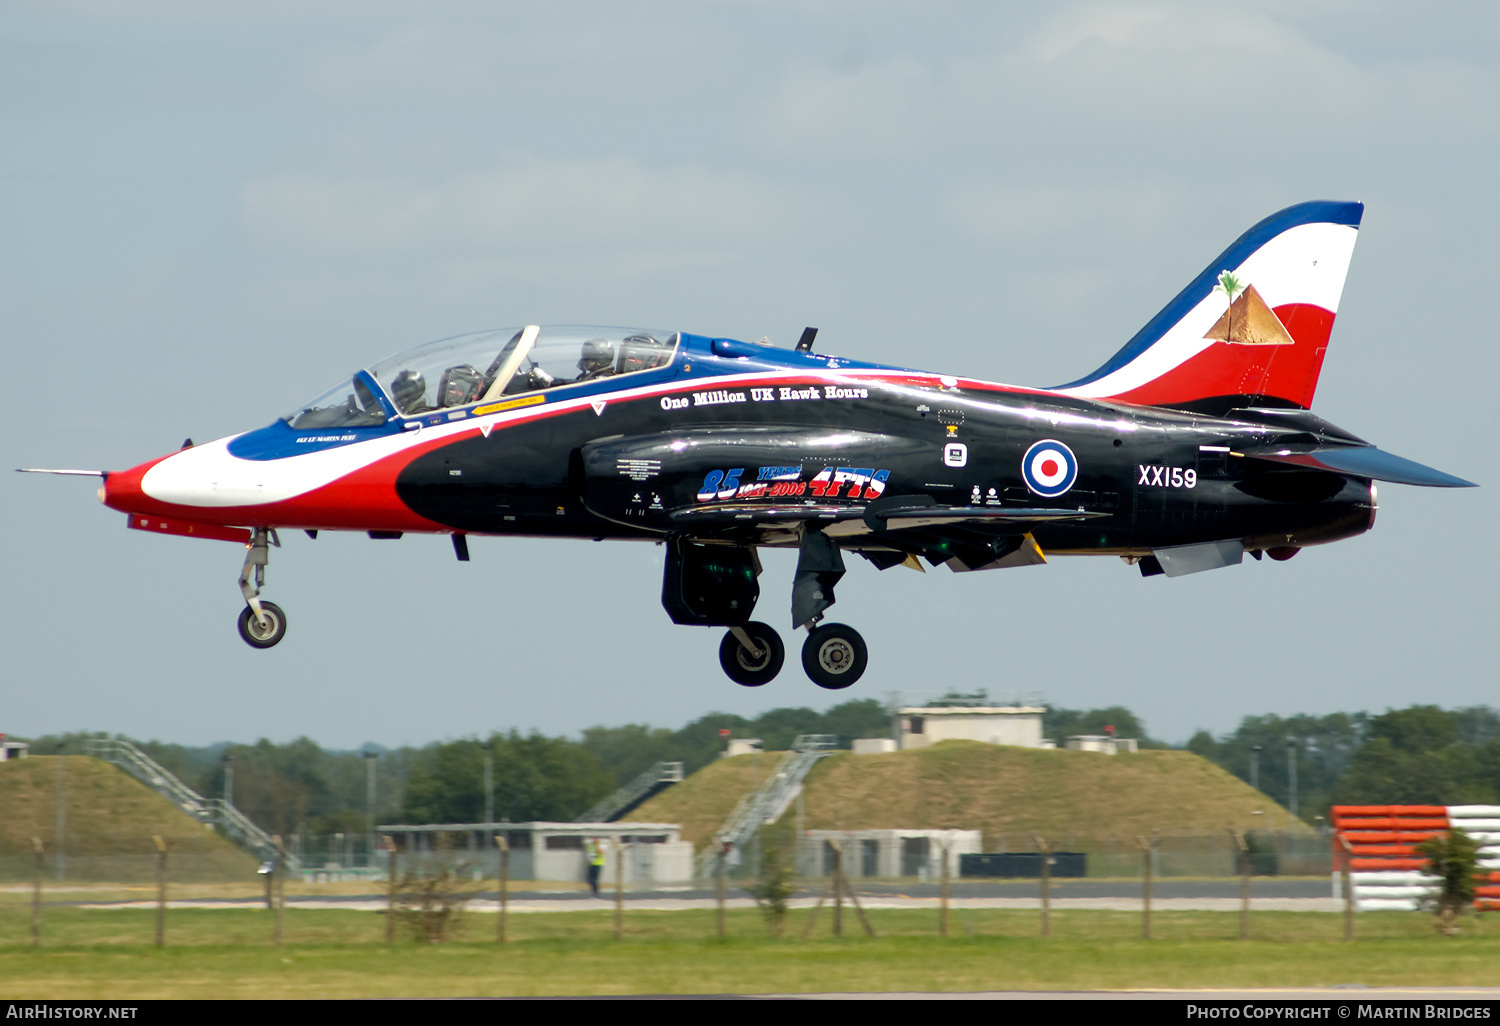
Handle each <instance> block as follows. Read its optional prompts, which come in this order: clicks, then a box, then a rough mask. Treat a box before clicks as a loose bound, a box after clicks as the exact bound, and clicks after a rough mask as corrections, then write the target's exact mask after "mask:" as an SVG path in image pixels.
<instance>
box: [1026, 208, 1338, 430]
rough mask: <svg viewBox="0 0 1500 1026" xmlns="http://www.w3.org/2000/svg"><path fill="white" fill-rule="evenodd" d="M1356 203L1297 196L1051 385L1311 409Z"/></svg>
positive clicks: (1092, 394)
mask: <svg viewBox="0 0 1500 1026" xmlns="http://www.w3.org/2000/svg"><path fill="white" fill-rule="evenodd" d="M1364 210H1365V208H1364V204H1362V203H1336V202H1316V203H1301V204H1298V205H1297V206H1295V207H1288V208H1287V209H1285V210H1283V211H1281V212H1280V213H1278V214H1272V215H1271V216H1270V217H1268V218H1266V219H1265V220H1264V221H1262V222H1260V224H1258V225H1256V226H1255V227H1254V228H1251V229H1250V230H1249V231H1248V232H1246V233H1245V234H1244V235H1242V236H1240V237H1239V239H1238V240H1237V241H1236V242H1235V243H1234V245H1232V246H1230V247H1229V248H1228V249H1226V250H1225V251H1224V252H1223V253H1222V254H1220V256H1219V258H1218V259H1217V260H1215V261H1214V262H1213V263H1212V264H1210V265H1209V266H1208V267H1206V268H1204V270H1203V273H1202V274H1200V275H1198V277H1196V278H1194V279H1193V281H1192V284H1190V285H1188V287H1187V288H1185V289H1183V290H1182V292H1181V293H1179V294H1178V296H1177V298H1176V299H1174V300H1172V302H1170V303H1168V304H1167V306H1166V308H1165V309H1163V310H1162V311H1161V313H1159V314H1157V315H1156V316H1155V317H1153V318H1151V320H1150V322H1149V323H1147V325H1146V326H1145V327H1144V328H1142V329H1141V330H1140V331H1139V332H1137V333H1136V335H1135V337H1134V338H1132V339H1131V340H1130V341H1129V342H1127V343H1126V344H1125V348H1123V349H1121V350H1120V351H1119V352H1118V353H1116V354H1115V355H1114V356H1113V357H1111V358H1110V360H1109V362H1108V363H1106V364H1105V365H1104V366H1103V367H1100V368H1099V369H1098V370H1096V371H1094V373H1092V374H1090V375H1089V376H1088V377H1085V378H1080V379H1079V380H1077V381H1073V382H1069V383H1068V384H1066V385H1059V386H1057V388H1056V389H1055V390H1056V391H1059V392H1065V393H1067V394H1069V395H1076V396H1080V397H1082V398H1088V399H1108V400H1113V401H1115V402H1124V403H1135V404H1139V405H1145V406H1173V407H1177V408H1180V409H1191V410H1197V411H1200V412H1203V413H1210V414H1219V413H1223V412H1224V411H1226V410H1229V409H1232V408H1234V407H1237V406H1292V407H1300V408H1302V409H1307V408H1308V407H1309V406H1311V405H1312V400H1313V393H1314V392H1315V391H1317V388H1318V372H1319V371H1320V370H1322V368H1323V354H1324V353H1325V352H1326V351H1327V349H1328V336H1329V333H1330V332H1331V331H1332V330H1333V318H1334V315H1335V314H1337V313H1338V308H1339V295H1340V293H1342V292H1343V290H1344V276H1345V275H1346V274H1347V273H1348V271H1349V258H1350V256H1351V255H1352V254H1353V252H1354V240H1355V237H1356V236H1357V235H1358V229H1359V221H1360V218H1361V216H1363V214H1364Z"/></svg>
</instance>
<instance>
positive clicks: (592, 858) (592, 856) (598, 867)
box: [583, 837, 604, 898]
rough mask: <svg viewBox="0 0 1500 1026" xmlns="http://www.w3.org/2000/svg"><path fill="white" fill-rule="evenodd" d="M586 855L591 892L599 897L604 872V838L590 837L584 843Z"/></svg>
mask: <svg viewBox="0 0 1500 1026" xmlns="http://www.w3.org/2000/svg"><path fill="white" fill-rule="evenodd" d="M583 849H584V854H585V855H586V856H588V860H589V890H591V891H593V892H594V897H596V898H597V897H599V874H600V873H602V872H604V838H602V837H589V838H586V839H585V840H584V842H583Z"/></svg>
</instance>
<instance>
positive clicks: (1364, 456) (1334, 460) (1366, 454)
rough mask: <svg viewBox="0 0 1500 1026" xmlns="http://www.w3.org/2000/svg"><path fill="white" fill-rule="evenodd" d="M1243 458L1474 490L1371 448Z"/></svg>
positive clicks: (1438, 472) (1459, 480)
mask: <svg viewBox="0 0 1500 1026" xmlns="http://www.w3.org/2000/svg"><path fill="white" fill-rule="evenodd" d="M1244 455H1246V456H1249V457H1251V458H1252V459H1257V460H1267V461H1269V462H1271V463H1289V464H1292V465H1293V466H1298V467H1310V468H1312V469H1314V470H1331V471H1333V472H1334V473H1335V474H1347V475H1349V476H1351V477H1368V478H1371V479H1372V480H1375V481H1390V482H1392V483H1393V484H1408V485H1421V486H1423V487H1425V488H1477V487H1479V486H1478V485H1476V484H1475V483H1474V482H1472V481H1465V480H1464V479H1463V478H1461V477H1454V476H1453V475H1452V474H1445V473H1443V472H1442V471H1441V470H1433V469H1432V468H1431V467H1425V466H1423V465H1422V464H1420V463H1416V462H1414V461H1412V460H1409V459H1405V458H1403V457H1401V456H1396V455H1394V454H1392V453H1388V452H1385V451H1384V450H1382V449H1377V448H1375V446H1373V445H1370V446H1353V447H1340V448H1336V449H1314V450H1312V451H1311V452H1293V451H1291V450H1289V449H1280V450H1277V451H1275V452H1247V453H1245V454H1244Z"/></svg>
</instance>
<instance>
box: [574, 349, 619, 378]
mask: <svg viewBox="0 0 1500 1026" xmlns="http://www.w3.org/2000/svg"><path fill="white" fill-rule="evenodd" d="M578 369H579V370H580V371H582V372H583V373H582V374H580V375H578V377H576V378H574V379H573V380H574V381H593V380H594V379H595V378H602V377H606V376H608V375H610V374H613V373H614V372H615V347H614V346H612V345H610V344H609V343H608V342H606V341H604V339H602V338H591V339H589V340H588V341H587V342H585V343H584V344H583V355H582V356H580V357H579V358H578Z"/></svg>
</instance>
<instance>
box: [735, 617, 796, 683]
mask: <svg viewBox="0 0 1500 1026" xmlns="http://www.w3.org/2000/svg"><path fill="white" fill-rule="evenodd" d="M785 661H786V647H785V646H784V645H782V643H781V638H780V636H779V635H777V633H776V631H775V630H774V629H773V628H772V627H771V625H770V624H768V623H761V622H759V621H757V620H750V621H748V622H747V623H745V624H744V625H742V626H735V627H731V628H729V630H728V631H726V632H725V633H724V640H723V641H721V642H720V643H719V665H720V666H721V667H723V668H724V673H725V675H727V676H728V677H729V679H730V680H732V681H734V682H735V683H736V684H743V685H744V686H745V687H747V688H758V687H760V686H761V685H762V684H769V683H770V682H771V680H772V679H773V678H775V676H776V675H777V674H778V673H780V672H781V664H782V663H783V662H785Z"/></svg>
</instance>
